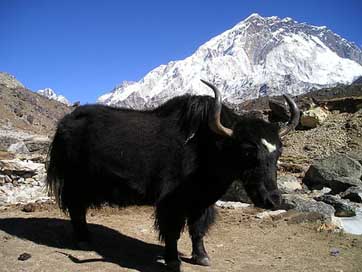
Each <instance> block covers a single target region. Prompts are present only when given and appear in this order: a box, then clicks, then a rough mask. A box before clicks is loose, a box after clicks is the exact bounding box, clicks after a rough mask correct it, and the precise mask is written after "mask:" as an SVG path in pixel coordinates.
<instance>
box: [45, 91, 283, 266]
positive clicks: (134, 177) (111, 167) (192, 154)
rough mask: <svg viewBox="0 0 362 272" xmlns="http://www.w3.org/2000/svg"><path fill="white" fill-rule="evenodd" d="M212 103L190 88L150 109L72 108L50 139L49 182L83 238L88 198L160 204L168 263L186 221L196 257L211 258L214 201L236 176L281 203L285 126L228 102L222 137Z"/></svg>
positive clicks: (259, 197)
mask: <svg viewBox="0 0 362 272" xmlns="http://www.w3.org/2000/svg"><path fill="white" fill-rule="evenodd" d="M213 105H214V99H213V98H211V97H209V96H190V95H185V96H181V97H176V98H174V99H171V100H169V101H168V102H166V103H165V104H163V105H162V106H160V107H158V108H157V109H155V110H151V111H135V110H128V109H119V108H112V107H108V106H102V105H87V106H80V107H78V108H76V109H75V110H74V111H73V112H72V113H70V114H68V115H67V116H65V117H64V118H63V119H62V120H61V121H60V122H59V124H58V128H57V131H56V134H55V136H54V140H53V143H52V145H51V149H50V153H49V155H50V156H49V163H48V167H47V171H48V176H47V184H48V187H49V189H50V191H51V192H52V193H53V194H54V195H55V197H56V199H57V201H58V203H59V205H60V207H61V208H62V209H63V210H64V211H68V212H69V214H70V216H71V220H72V223H73V227H74V230H75V235H76V238H77V239H78V240H80V241H85V240H87V239H88V230H87V226H86V217H85V215H86V211H87V209H88V208H89V207H99V206H100V205H101V204H103V203H105V202H106V203H110V204H115V205H119V206H127V205H132V204H136V205H138V204H139V205H141V204H142V205H143V204H150V205H155V207H156V211H155V214H156V221H155V225H156V227H157V229H158V230H159V235H160V239H161V240H164V241H165V246H166V253H165V258H166V262H167V263H168V264H169V265H171V266H172V265H173V264H175V263H176V266H178V267H179V259H178V255H177V254H178V253H177V240H178V239H179V237H180V232H181V231H182V229H183V228H184V226H185V225H186V224H187V225H188V227H189V233H190V236H191V239H192V242H193V258H194V261H195V262H196V263H198V264H202V265H208V261H209V260H208V256H207V253H206V251H205V248H204V245H203V237H204V235H205V234H206V232H207V230H208V228H209V226H210V225H211V224H212V223H213V222H214V217H215V210H214V208H213V204H214V203H215V202H216V201H217V200H218V199H219V198H220V197H221V196H222V195H223V194H224V193H225V192H226V190H227V189H228V187H229V185H230V184H231V183H232V181H234V180H235V179H242V180H244V182H245V187H246V190H247V192H248V194H249V195H250V197H251V199H252V200H253V201H254V202H255V204H257V205H260V206H269V207H273V206H276V205H278V204H279V202H280V194H279V192H278V190H277V185H276V162H277V159H278V157H279V155H280V149H281V142H280V139H279V136H278V127H277V126H276V125H274V124H271V123H267V122H265V121H263V120H260V119H255V118H251V117H241V116H238V115H236V114H235V113H234V112H233V111H232V110H230V109H229V108H227V107H226V106H224V105H223V107H222V113H221V122H222V124H223V125H224V126H225V127H229V128H232V129H233V130H234V133H233V136H232V137H229V138H226V137H222V136H219V135H217V134H215V133H214V132H212V130H210V128H209V126H208V118H209V114H210V113H211V112H212V108H213ZM262 138H263V139H266V140H267V141H268V142H269V143H272V144H274V145H275V146H276V147H277V148H276V151H275V152H272V153H270V152H269V151H268V150H267V149H266V147H265V146H264V145H262V144H261V139H262Z"/></svg>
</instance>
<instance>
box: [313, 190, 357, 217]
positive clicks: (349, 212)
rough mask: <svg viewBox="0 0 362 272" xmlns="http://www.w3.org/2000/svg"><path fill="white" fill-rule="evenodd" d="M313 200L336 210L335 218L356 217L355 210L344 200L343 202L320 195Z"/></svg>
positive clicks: (336, 198)
mask: <svg viewBox="0 0 362 272" xmlns="http://www.w3.org/2000/svg"><path fill="white" fill-rule="evenodd" d="M314 199H315V200H317V201H323V202H324V203H327V204H329V205H332V206H333V207H334V209H335V210H336V211H335V213H334V215H335V216H338V217H351V216H355V215H356V209H355V208H354V207H352V206H351V205H350V204H349V203H348V202H347V201H346V200H343V199H341V198H340V197H338V196H334V195H322V196H319V197H316V198H314Z"/></svg>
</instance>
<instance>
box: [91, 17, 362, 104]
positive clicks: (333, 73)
mask: <svg viewBox="0 0 362 272" xmlns="http://www.w3.org/2000/svg"><path fill="white" fill-rule="evenodd" d="M361 64H362V50H361V49H360V48H359V47H357V46H356V45H355V44H354V43H351V42H349V41H347V40H346V39H344V38H342V37H340V36H339V35H337V34H335V33H333V32H332V31H331V30H329V29H328V28H327V27H325V26H322V27H319V26H312V25H308V24H305V23H298V22H296V21H294V20H293V19H291V18H284V19H280V18H278V17H275V16H273V17H261V16H260V15H258V14H252V15H250V16H249V17H248V18H246V19H245V20H244V21H242V22H240V23H239V24H237V25H236V26H234V27H233V28H232V29H230V30H227V31H225V32H224V33H222V34H220V35H218V36H216V37H214V38H212V39H211V40H209V41H208V42H206V43H205V44H203V45H202V46H200V47H199V48H198V49H197V50H196V52H195V53H194V54H192V55H191V56H190V57H187V58H186V59H184V60H179V61H171V62H169V63H168V64H167V65H160V66H159V67H157V68H155V69H153V70H152V71H151V72H149V73H148V74H146V75H145V77H144V78H142V79H141V80H140V81H138V82H127V81H125V82H123V83H122V84H120V85H119V86H117V87H116V88H115V89H114V90H113V91H112V92H110V93H107V94H104V95H102V96H101V97H99V98H98V102H99V103H103V104H108V105H116V106H122V107H130V108H149V107H153V106H155V105H158V104H160V103H162V102H164V101H165V100H167V99H169V98H170V97H174V96H177V95H181V94H184V93H190V94H210V90H209V89H208V88H207V87H206V86H204V85H203V84H202V83H201V82H200V79H205V80H208V81H211V82H213V83H214V84H215V85H217V86H218V87H219V88H220V90H221V92H222V94H223V98H224V100H226V101H227V102H229V103H239V102H241V101H242V100H244V99H249V98H256V97H258V96H263V95H278V94H281V93H289V94H292V95H297V94H301V93H305V92H307V91H308V90H310V89H311V88H321V87H329V86H331V85H335V84H337V83H346V84H347V83H351V82H352V81H353V80H354V79H356V78H357V77H358V76H361V75H362V65H361Z"/></svg>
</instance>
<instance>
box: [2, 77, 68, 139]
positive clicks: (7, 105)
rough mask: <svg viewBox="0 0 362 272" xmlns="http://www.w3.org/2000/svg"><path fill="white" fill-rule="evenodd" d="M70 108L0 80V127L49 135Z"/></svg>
mask: <svg viewBox="0 0 362 272" xmlns="http://www.w3.org/2000/svg"><path fill="white" fill-rule="evenodd" d="M69 111H70V108H69V107H68V106H66V105H65V104H63V103H60V102H57V101H54V100H50V99H48V98H46V97H44V96H42V95H40V94H36V93H33V92H32V91H30V90H28V89H26V88H25V87H23V86H22V85H14V84H13V83H7V82H4V81H1V80H0V128H2V129H3V130H4V129H6V130H20V131H23V132H26V133H30V134H32V133H35V134H43V135H50V134H51V132H52V131H53V130H54V127H55V124H56V123H57V121H58V120H59V119H60V118H61V117H62V116H63V115H64V114H65V113H67V112H69Z"/></svg>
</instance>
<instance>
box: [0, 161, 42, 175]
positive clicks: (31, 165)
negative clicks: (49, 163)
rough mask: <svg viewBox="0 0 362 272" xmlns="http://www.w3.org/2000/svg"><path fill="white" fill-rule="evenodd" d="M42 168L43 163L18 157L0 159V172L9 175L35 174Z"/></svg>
mask: <svg viewBox="0 0 362 272" xmlns="http://www.w3.org/2000/svg"><path fill="white" fill-rule="evenodd" d="M43 168H44V164H41V163H35V162H32V161H21V160H19V159H13V160H0V172H2V173H4V174H7V175H8V174H11V175H18V176H20V175H26V174H29V175H30V176H33V175H35V174H36V173H37V172H38V171H40V170H41V169H43Z"/></svg>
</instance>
